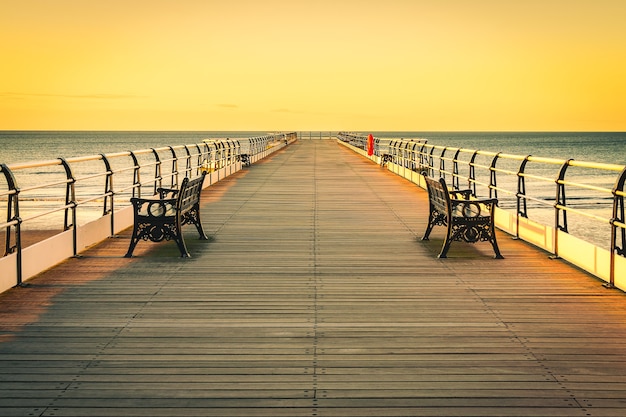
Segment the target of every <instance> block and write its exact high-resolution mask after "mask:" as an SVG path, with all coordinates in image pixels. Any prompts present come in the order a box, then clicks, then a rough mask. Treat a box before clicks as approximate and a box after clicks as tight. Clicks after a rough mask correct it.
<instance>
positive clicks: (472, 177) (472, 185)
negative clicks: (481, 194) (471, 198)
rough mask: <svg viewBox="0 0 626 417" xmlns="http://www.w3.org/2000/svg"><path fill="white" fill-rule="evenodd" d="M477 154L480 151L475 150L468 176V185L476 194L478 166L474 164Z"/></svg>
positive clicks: (470, 161)
mask: <svg viewBox="0 0 626 417" xmlns="http://www.w3.org/2000/svg"><path fill="white" fill-rule="evenodd" d="M477 155H478V151H474V153H473V154H472V157H471V158H470V160H469V177H468V178H467V185H468V187H469V188H470V189H471V190H472V194H473V195H476V167H475V165H474V164H475V161H476V156H477Z"/></svg>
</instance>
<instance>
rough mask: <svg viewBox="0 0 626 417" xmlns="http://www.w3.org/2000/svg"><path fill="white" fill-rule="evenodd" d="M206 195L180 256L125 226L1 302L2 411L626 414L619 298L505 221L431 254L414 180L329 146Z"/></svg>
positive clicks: (291, 154) (270, 164)
mask: <svg viewBox="0 0 626 417" xmlns="http://www.w3.org/2000/svg"><path fill="white" fill-rule="evenodd" d="M203 199H204V204H203V208H202V216H203V223H204V225H205V230H206V232H207V234H209V235H210V237H211V239H210V240H209V241H199V240H196V236H195V235H197V232H196V231H195V229H194V228H193V227H190V228H187V229H186V232H187V233H188V238H187V243H188V246H189V250H190V253H191V254H192V257H193V258H191V259H181V258H179V257H178V256H179V254H178V250H177V248H176V245H175V244H173V243H171V242H170V243H163V244H152V243H149V242H140V243H139V244H138V246H137V249H136V251H135V255H136V257H135V258H133V259H125V258H123V255H124V253H125V252H126V249H127V246H128V242H129V234H130V231H128V233H125V234H123V235H121V236H120V237H119V238H116V239H110V240H108V241H107V242H105V243H104V244H102V245H99V246H98V247H95V248H93V249H91V250H89V251H87V252H86V253H85V254H84V257H83V258H79V259H71V260H69V261H67V262H65V263H64V264H62V265H60V266H59V267H57V268H54V269H53V270H51V271H48V272H46V273H44V274H42V275H41V276H40V277H38V278H36V279H34V280H32V281H29V284H28V286H26V287H25V288H16V289H13V290H11V291H9V292H7V293H4V294H2V295H0V307H1V309H0V330H1V333H0V415H2V416H57V417H58V416H151V417H156V416H274V417H276V416H481V417H485V416H620V417H623V416H624V415H626V296H625V295H624V294H623V293H621V292H619V291H617V290H608V289H605V288H603V287H602V285H601V283H600V282H599V281H597V280H595V279H594V278H593V277H591V276H589V275H587V274H585V273H583V272H580V271H579V270H577V269H575V268H573V267H571V266H568V265H567V264H565V263H564V262H562V261H558V260H550V259H548V256H547V254H545V253H542V252H541V251H538V250H536V249H534V248H532V247H530V246H529V245H527V244H525V243H523V242H520V241H515V240H513V239H511V238H510V237H509V236H507V235H504V234H500V235H499V243H500V247H501V249H502V253H503V255H504V256H505V259H503V260H496V259H493V258H492V257H493V251H492V248H491V246H490V245H489V244H488V243H485V244H479V245H469V244H462V243H453V244H452V247H451V249H450V252H449V258H448V259H445V260H440V259H437V258H436V255H437V253H438V252H439V249H440V247H441V242H442V236H443V231H442V230H438V228H436V229H435V230H434V231H433V234H432V236H431V240H430V241H429V242H422V241H420V239H419V238H420V237H421V235H422V233H423V231H424V228H425V226H426V213H427V207H426V204H427V196H426V193H425V191H423V190H421V189H419V188H418V187H416V186H415V185H413V184H410V183H408V182H406V181H405V180H403V179H401V178H399V177H397V176H395V175H393V174H391V173H389V172H388V171H386V170H384V169H381V168H380V167H378V166H377V165H374V164H372V163H371V162H369V161H367V160H365V159H363V158H361V157H359V156H358V155H356V154H354V153H352V152H351V151H349V150H347V149H345V148H343V147H341V146H339V145H337V144H336V143H334V142H332V141H326V140H321V141H320V140H317V141H315V140H313V141H300V142H298V143H296V144H294V145H292V146H289V147H288V148H286V149H285V150H283V151H281V152H278V153H277V154H275V155H273V156H271V157H269V158H268V159H267V160H264V161H262V162H260V163H257V164H255V165H253V166H252V167H250V168H247V169H245V170H243V171H241V172H239V173H237V174H235V175H233V176H231V177H228V178H227V179H225V180H223V181H222V182H220V183H218V184H216V185H214V186H212V187H210V188H209V189H207V190H206V191H205V192H204V194H203ZM439 229H441V228H439ZM194 234H195V235H194Z"/></svg>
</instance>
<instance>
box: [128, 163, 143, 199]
mask: <svg viewBox="0 0 626 417" xmlns="http://www.w3.org/2000/svg"><path fill="white" fill-rule="evenodd" d="M128 153H129V154H130V157H131V158H132V160H133V197H137V198H141V166H140V165H139V160H138V159H137V155H135V152H133V151H129V152H128Z"/></svg>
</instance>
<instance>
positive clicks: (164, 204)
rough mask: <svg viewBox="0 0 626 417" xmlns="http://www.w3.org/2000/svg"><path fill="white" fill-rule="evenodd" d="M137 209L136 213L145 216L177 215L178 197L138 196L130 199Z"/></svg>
mask: <svg viewBox="0 0 626 417" xmlns="http://www.w3.org/2000/svg"><path fill="white" fill-rule="evenodd" d="M130 202H131V203H132V204H133V207H134V209H135V214H136V215H138V216H145V217H170V216H174V215H176V205H177V203H178V200H177V199H176V198H169V199H161V198H157V199H154V198H137V197H133V198H131V199H130Z"/></svg>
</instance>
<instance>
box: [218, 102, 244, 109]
mask: <svg viewBox="0 0 626 417" xmlns="http://www.w3.org/2000/svg"><path fill="white" fill-rule="evenodd" d="M217 107H221V108H224V109H238V108H239V106H238V105H236V104H228V103H223V104H218V105H217Z"/></svg>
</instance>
